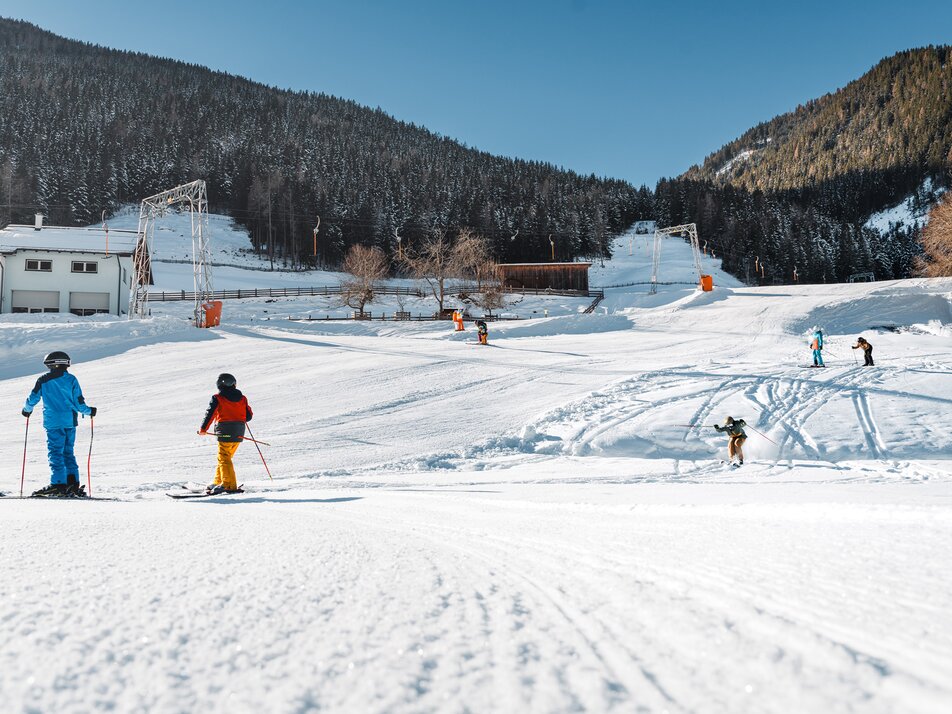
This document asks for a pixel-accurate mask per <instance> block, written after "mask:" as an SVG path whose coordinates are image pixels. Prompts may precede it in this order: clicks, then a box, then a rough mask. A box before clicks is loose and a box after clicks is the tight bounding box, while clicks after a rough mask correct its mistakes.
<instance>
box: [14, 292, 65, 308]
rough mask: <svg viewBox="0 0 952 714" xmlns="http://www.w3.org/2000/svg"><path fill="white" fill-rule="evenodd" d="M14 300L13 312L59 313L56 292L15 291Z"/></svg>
mask: <svg viewBox="0 0 952 714" xmlns="http://www.w3.org/2000/svg"><path fill="white" fill-rule="evenodd" d="M12 298H13V299H12V301H11V305H12V307H13V312H59V304H60V302H59V301H60V295H59V292H57V291H56V290H14V291H13V295H12Z"/></svg>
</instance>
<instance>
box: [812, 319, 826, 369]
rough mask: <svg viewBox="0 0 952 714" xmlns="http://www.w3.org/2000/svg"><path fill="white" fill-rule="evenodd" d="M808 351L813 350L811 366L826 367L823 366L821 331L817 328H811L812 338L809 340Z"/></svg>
mask: <svg viewBox="0 0 952 714" xmlns="http://www.w3.org/2000/svg"><path fill="white" fill-rule="evenodd" d="M810 349H811V350H813V366H814V367H826V365H825V364H823V330H821V329H820V328H819V327H814V328H813V337H812V338H810Z"/></svg>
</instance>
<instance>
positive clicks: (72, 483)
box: [21, 351, 96, 498]
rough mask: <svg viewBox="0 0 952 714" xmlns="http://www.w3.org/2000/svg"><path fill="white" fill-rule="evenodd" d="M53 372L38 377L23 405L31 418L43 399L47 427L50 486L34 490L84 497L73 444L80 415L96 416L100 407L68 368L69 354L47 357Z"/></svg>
mask: <svg viewBox="0 0 952 714" xmlns="http://www.w3.org/2000/svg"><path fill="white" fill-rule="evenodd" d="M43 364H45V365H46V366H47V367H48V368H49V370H50V371H49V372H47V373H46V374H44V375H43V376H42V377H40V378H39V379H37V380H36V384H35V385H34V387H33V391H32V392H30V394H29V396H27V398H26V403H25V404H24V405H23V411H22V412H21V413H22V414H23V416H25V417H26V418H27V419H29V418H30V415H31V414H32V413H33V409H34V407H36V405H37V404H38V403H39V402H40V400H41V399H42V400H43V428H44V429H46V447H47V451H48V454H49V462H50V472H51V475H50V485H49V486H45V487H44V488H41V489H39V490H38V491H34V492H33V496H35V497H37V498H83V497H85V496H86V487H85V486H82V485H80V483H79V465H78V464H77V463H76V455H75V454H74V453H73V446H74V445H75V444H76V426H77V425H78V424H79V421H78V419H77V417H76V415H77V414H83V415H84V416H85V415H87V414H88V415H89V416H91V417H94V416H96V407H91V406H89V405H87V404H86V400H85V399H84V398H83V390H82V389H81V388H80V386H79V380H77V379H76V377H74V376H73V375H72V374H70V373H69V372H68V371H67V368H68V367H69V365H70V360H69V355H68V354H66V353H65V352H60V351H56V352H50V353H49V354H48V355H46V357H44V358H43Z"/></svg>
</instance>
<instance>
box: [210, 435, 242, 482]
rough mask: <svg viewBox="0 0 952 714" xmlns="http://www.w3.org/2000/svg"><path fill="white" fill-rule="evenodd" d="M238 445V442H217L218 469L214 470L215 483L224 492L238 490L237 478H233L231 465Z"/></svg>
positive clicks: (233, 470) (233, 471)
mask: <svg viewBox="0 0 952 714" xmlns="http://www.w3.org/2000/svg"><path fill="white" fill-rule="evenodd" d="M240 445H241V442H240V441H219V442H218V468H217V469H215V483H216V484H218V483H220V484H221V485H222V486H223V487H224V488H225V490H226V491H234V490H236V489H237V488H238V478H237V477H236V476H235V466H234V464H232V463H231V459H232V457H233V456H234V455H235V452H236V451H238V447H239V446H240Z"/></svg>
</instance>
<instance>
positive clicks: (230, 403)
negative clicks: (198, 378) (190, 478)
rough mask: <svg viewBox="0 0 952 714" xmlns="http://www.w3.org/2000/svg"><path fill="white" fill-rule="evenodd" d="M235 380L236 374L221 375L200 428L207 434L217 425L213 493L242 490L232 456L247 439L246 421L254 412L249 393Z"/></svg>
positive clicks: (211, 488) (201, 431) (202, 432)
mask: <svg viewBox="0 0 952 714" xmlns="http://www.w3.org/2000/svg"><path fill="white" fill-rule="evenodd" d="M235 384H236V380H235V378H234V376H233V375H230V374H227V373H226V374H220V375H218V381H217V382H216V386H217V387H218V394H214V395H212V399H211V402H209V404H208V411H206V412H205V418H204V419H203V420H202V425H201V427H199V429H198V433H199V434H201V435H202V436H205V434H207V433H208V430H209V429H210V428H211V427H212V425H215V432H214V433H215V434H216V435H217V436H218V468H216V469H215V481H214V482H213V483H211V484H209V486H208V488H207V489H206V490H207V492H208V493H209V494H218V493H240V489H239V488H238V480H237V477H236V476H235V467H234V465H233V464H232V462H231V459H232V457H233V456H234V455H235V452H236V451H237V450H238V446H239V445H240V444H241V442H242V440H243V439H244V436H245V422H249V421H251V417H252V413H251V407H250V406H249V404H248V399H247V397H245V396H244V395H243V394H242V393H241V392H240V391H239V390H238V388H237V387H236V386H235Z"/></svg>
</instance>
